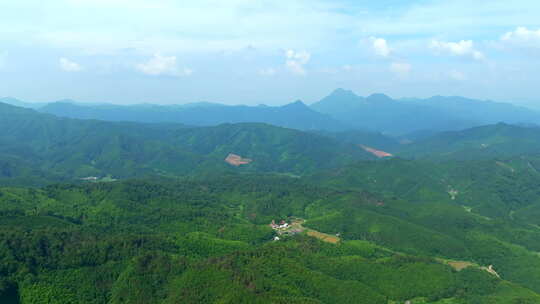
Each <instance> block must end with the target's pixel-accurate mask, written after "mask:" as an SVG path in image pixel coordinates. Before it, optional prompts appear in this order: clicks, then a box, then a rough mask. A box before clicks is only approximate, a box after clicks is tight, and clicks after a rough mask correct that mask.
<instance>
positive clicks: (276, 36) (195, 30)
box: [0, 0, 540, 105]
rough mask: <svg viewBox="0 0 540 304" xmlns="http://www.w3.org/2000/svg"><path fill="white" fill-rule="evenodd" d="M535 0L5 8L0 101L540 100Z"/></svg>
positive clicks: (54, 2) (84, 2) (77, 2)
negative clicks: (339, 95) (336, 96)
mask: <svg viewBox="0 0 540 304" xmlns="http://www.w3.org/2000/svg"><path fill="white" fill-rule="evenodd" d="M539 16H540V1H538V0H516V1H506V0H504V1H502V0H490V1H487V0H476V1H470V0H468V1H465V0H445V1H440V0H438V1H435V0H423V1H420V0H417V1H398V0H382V1H381V0H380V1H345V0H333V1H327V0H289V1H275V0H273V1H267V0H228V1H218V0H197V1H172V0H50V1H43V0H17V1H2V2H0V20H1V21H0V25H1V26H0V96H13V97H17V98H20V99H23V100H29V101H51V100H58V99H64V98H71V99H76V100H79V101H84V102H112V103H118V104H128V103H142V102H153V103H162V104H171V103H186V102H195V101H213V102H223V103H227V104H240V103H243V104H260V103H266V104H270V105H278V104H284V103H287V102H290V101H293V100H296V99H301V100H304V101H306V102H308V103H309V102H313V101H316V100H318V99H320V98H322V97H323V96H325V95H327V94H328V93H329V92H330V91H332V90H333V89H335V88H337V87H343V88H347V89H352V90H353V91H355V92H356V93H358V94H360V95H369V94H371V93H375V92H383V93H386V94H388V95H390V96H392V97H396V98H399V97H428V96H432V95H462V96H468V97H473V98H480V99H493V100H500V101H511V102H529V103H532V102H536V101H537V102H538V103H539V104H540V98H539V94H538V85H539V84H540V77H539V76H538V71H540V17H539Z"/></svg>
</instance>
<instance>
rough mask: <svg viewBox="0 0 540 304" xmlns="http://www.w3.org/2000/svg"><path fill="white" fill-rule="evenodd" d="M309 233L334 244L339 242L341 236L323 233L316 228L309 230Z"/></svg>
mask: <svg viewBox="0 0 540 304" xmlns="http://www.w3.org/2000/svg"><path fill="white" fill-rule="evenodd" d="M307 235H309V236H312V237H316V238H318V239H319V240H321V241H324V242H328V243H332V244H337V243H339V241H340V238H339V237H337V236H335V235H330V234H326V233H322V232H319V231H315V230H308V231H307Z"/></svg>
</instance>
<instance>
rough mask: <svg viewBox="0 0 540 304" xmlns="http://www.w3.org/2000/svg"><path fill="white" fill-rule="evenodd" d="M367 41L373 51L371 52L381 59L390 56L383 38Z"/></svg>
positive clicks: (389, 50) (388, 48)
mask: <svg viewBox="0 0 540 304" xmlns="http://www.w3.org/2000/svg"><path fill="white" fill-rule="evenodd" d="M369 41H370V43H371V47H372V49H373V52H375V54H377V55H378V56H381V57H388V56H390V54H391V52H392V50H391V49H390V47H389V46H388V42H386V40H385V39H383V38H377V37H371V38H369Z"/></svg>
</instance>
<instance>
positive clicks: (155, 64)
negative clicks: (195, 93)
mask: <svg viewBox="0 0 540 304" xmlns="http://www.w3.org/2000/svg"><path fill="white" fill-rule="evenodd" d="M136 68H137V70H139V71H140V72H142V73H144V74H146V75H151V76H159V75H166V76H190V75H191V74H193V70H191V69H189V68H183V69H179V68H178V65H177V62H176V56H163V55H161V54H155V55H154V56H153V57H152V58H150V59H149V60H148V61H147V62H144V63H140V64H137V65H136Z"/></svg>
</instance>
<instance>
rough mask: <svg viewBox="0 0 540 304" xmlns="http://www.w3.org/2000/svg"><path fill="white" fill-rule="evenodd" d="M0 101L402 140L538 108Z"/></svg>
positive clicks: (437, 100) (366, 101)
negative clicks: (352, 132) (372, 134)
mask: <svg viewBox="0 0 540 304" xmlns="http://www.w3.org/2000/svg"><path fill="white" fill-rule="evenodd" d="M0 102H4V103H9V104H12V105H17V106H22V107H30V108H34V109H37V110H38V111H40V112H44V113H49V114H54V115H57V116H61V117H69V118H78V119H98V120H105V121H131V122H145V123H182V124H185V125H191V126H215V125H219V124H223V123H244V122H260V123H266V124H271V125H275V126H281V127H286V128H292V129H298V130H319V131H321V130H322V131H332V132H339V131H348V130H360V131H364V132H375V133H377V132H379V133H383V134H387V135H392V136H401V137H403V138H407V137H409V138H416V137H417V136H418V135H420V134H424V135H425V134H433V133H434V132H440V131H457V130H462V129H466V128H471V127H476V126H482V125H488V124H496V123H499V122H505V123H508V124H540V112H537V111H535V110H532V109H529V108H525V107H520V106H516V105H513V104H509V103H499V102H492V101H483V100H475V99H469V98H464V97H443V96H434V97H431V98H427V99H418V98H405V99H392V98H390V97H389V96H387V95H384V94H373V95H370V96H368V97H362V96H358V95H356V94H355V93H354V92H352V91H349V90H344V89H337V90H335V91H334V92H332V93H331V94H330V95H328V96H326V97H324V98H323V99H321V100H320V101H318V102H315V103H313V104H312V105H311V106H308V105H306V104H304V103H303V102H302V101H296V102H293V103H290V104H286V105H284V106H265V105H259V106H245V105H239V106H229V105H223V104H218V103H209V102H199V103H191V104H186V105H151V104H140V105H123V106H122V105H112V104H84V103H77V102H75V101H72V100H63V101H57V102H52V103H47V104H34V103H26V102H23V101H20V100H17V99H14V98H4V99H0ZM421 137H425V136H421Z"/></svg>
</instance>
